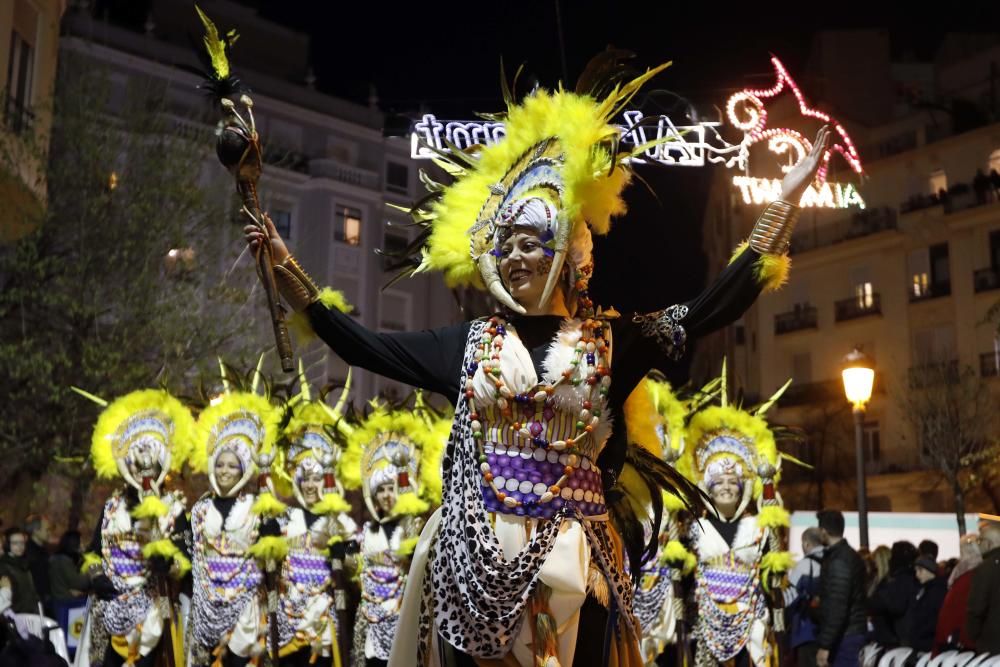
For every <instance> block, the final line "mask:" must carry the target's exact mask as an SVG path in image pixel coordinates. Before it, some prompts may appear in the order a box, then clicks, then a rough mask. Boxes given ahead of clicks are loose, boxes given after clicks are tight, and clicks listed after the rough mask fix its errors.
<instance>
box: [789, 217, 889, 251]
mask: <svg viewBox="0 0 1000 667" xmlns="http://www.w3.org/2000/svg"><path fill="white" fill-rule="evenodd" d="M893 229H896V211H895V209H891V208H886V207H881V208H869V209H864V210H862V211H857V212H856V213H854V214H853V215H851V216H850V217H846V218H841V219H839V220H836V221H832V222H829V223H822V224H817V225H816V226H814V227H809V226H807V225H805V224H800V225H799V229H798V231H797V232H796V234H795V235H794V236H793V237H792V245H791V253H792V254H793V255H795V254H797V253H801V252H807V251H809V250H814V249H816V248H823V247H826V246H830V245H835V244H837V243H843V242H845V241H850V240H851V239H856V238H861V237H863V236H870V235H872V234H878V233H879V232H884V231H887V230H893Z"/></svg>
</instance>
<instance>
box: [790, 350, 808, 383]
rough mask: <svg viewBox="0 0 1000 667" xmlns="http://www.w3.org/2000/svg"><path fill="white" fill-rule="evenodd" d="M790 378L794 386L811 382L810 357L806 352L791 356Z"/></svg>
mask: <svg viewBox="0 0 1000 667" xmlns="http://www.w3.org/2000/svg"><path fill="white" fill-rule="evenodd" d="M792 378H793V379H794V380H795V384H807V383H809V382H812V356H811V355H810V354H809V353H808V352H802V353H800V354H793V355H792Z"/></svg>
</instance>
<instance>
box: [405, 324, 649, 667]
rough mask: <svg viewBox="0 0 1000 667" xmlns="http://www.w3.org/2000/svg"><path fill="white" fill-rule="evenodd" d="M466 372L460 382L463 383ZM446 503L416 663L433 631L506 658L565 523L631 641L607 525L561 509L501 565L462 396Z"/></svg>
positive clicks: (447, 467) (469, 650)
mask: <svg viewBox="0 0 1000 667" xmlns="http://www.w3.org/2000/svg"><path fill="white" fill-rule="evenodd" d="M486 324H487V323H486V322H485V321H476V322H473V324H472V326H471V327H470V330H469V336H468V339H467V342H466V348H465V359H464V362H463V364H462V367H463V369H467V368H469V365H470V362H471V361H472V359H473V353H474V351H475V349H476V344H475V342H476V341H478V340H479V339H480V338H481V337H482V334H483V330H484V328H485V327H486ZM466 372H467V371H463V377H462V385H460V386H464V383H465V379H466V377H465V375H464V373H466ZM442 480H443V483H444V498H443V501H442V508H441V522H440V527H439V530H438V533H437V535H436V536H435V538H434V541H433V542H432V544H431V546H430V551H429V557H428V570H429V571H428V573H427V574H426V575H425V577H424V586H423V591H422V593H423V597H422V602H421V613H420V618H419V628H420V637H422V638H423V639H424V641H423V642H421V645H420V647H419V649H418V656H417V657H418V662H417V664H421V665H423V664H426V661H427V658H428V657H429V648H430V642H431V640H432V638H433V632H434V631H435V630H436V631H437V633H438V634H439V635H440V638H441V639H442V640H443V641H446V642H448V643H449V644H451V645H452V646H455V647H456V648H458V649H459V650H461V651H462V652H464V653H466V654H468V655H471V656H473V657H476V658H500V657H502V656H504V655H506V654H507V653H508V652H509V651H510V649H511V645H512V643H513V640H514V638H515V637H516V636H517V634H518V632H519V630H520V626H521V623H522V621H523V619H524V617H525V610H526V608H527V605H528V603H529V600H530V598H531V595H532V594H533V593H534V590H535V588H536V586H537V584H538V576H539V570H540V568H541V565H542V563H543V562H544V560H545V559H546V557H547V556H548V555H549V553H550V551H551V550H552V547H553V545H554V543H555V539H556V537H557V536H558V534H559V527H560V524H561V523H562V521H564V520H577V521H581V522H582V524H583V527H584V532H585V534H586V536H587V540H588V542H589V544H590V547H591V550H592V561H593V564H594V565H596V566H597V568H598V569H599V571H600V572H601V573H602V574H603V575H604V576H605V577H606V578H607V580H608V584H609V587H610V590H611V593H612V595H613V596H614V599H615V602H616V604H617V605H618V608H619V609H620V610H623V611H624V612H625V613H623V614H622V615H621V617H622V619H623V623H624V624H625V627H626V629H627V630H628V631H630V632H632V633H633V634H634V635H635V636H636V637H637V636H638V633H637V632H636V628H635V627H633V622H632V613H631V609H632V589H631V583H630V581H629V579H628V577H627V576H626V575H625V574H624V572H623V570H622V567H621V565H620V564H619V563H620V561H619V560H618V559H616V558H614V557H612V554H613V553H614V551H613V550H614V548H615V547H614V544H615V543H614V538H613V536H612V534H611V528H610V526H609V525H608V524H607V522H586V521H582V518H583V517H582V515H581V514H580V512H579V510H576V509H570V508H569V507H563V508H562V509H560V510H559V512H558V513H557V514H556V515H555V517H553V518H552V519H551V520H549V521H541V522H539V524H538V528H537V531H536V533H535V535H534V537H533V538H532V539H531V540H530V541H529V542H528V543H527V544H526V545H525V547H524V549H522V550H521V552H520V553H518V554H517V555H516V556H515V557H514V558H512V559H511V560H506V559H505V558H504V555H503V551H502V549H501V546H500V543H499V541H498V539H497V537H496V535H495V533H494V532H493V528H492V525H491V523H490V518H489V514H488V513H487V511H486V508H485V505H484V503H483V494H482V490H481V487H480V472H479V467H478V464H477V463H476V451H475V443H474V441H473V438H472V431H471V427H470V420H469V408H468V404H467V402H466V400H465V399H464V397H459V400H458V402H457V405H456V408H455V421H454V424H453V426H452V431H451V435H450V437H449V440H448V446H447V449H446V452H445V456H444V460H443V462H442Z"/></svg>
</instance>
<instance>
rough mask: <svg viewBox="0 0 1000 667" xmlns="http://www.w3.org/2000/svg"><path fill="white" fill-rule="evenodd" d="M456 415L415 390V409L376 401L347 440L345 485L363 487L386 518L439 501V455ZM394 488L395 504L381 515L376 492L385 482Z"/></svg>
mask: <svg viewBox="0 0 1000 667" xmlns="http://www.w3.org/2000/svg"><path fill="white" fill-rule="evenodd" d="M451 423H452V416H451V415H450V414H443V415H441V414H437V413H435V412H433V411H431V410H430V409H429V408H427V407H426V406H425V404H424V403H423V399H422V397H421V396H420V394H419V393H418V394H417V399H416V406H415V408H414V409H413V410H407V409H395V410H393V409H390V408H388V407H386V406H376V408H375V410H374V411H373V412H372V413H371V414H370V415H368V417H367V418H366V419H365V420H364V421H362V423H361V424H359V425H358V426H357V427H356V428H355V429H354V431H353V432H352V433H351V435H350V436H349V437H348V440H347V450H346V451H345V452H344V456H343V457H342V458H341V459H340V466H339V467H338V473H339V476H340V480H341V482H342V483H343V484H344V487H345V488H348V489H357V488H359V487H360V488H361V490H362V493H363V495H364V498H365V504H366V505H367V506H368V510H369V511H370V512H371V514H372V516H373V517H376V518H377V519H378V520H380V521H384V520H386V519H388V518H390V517H395V516H400V515H419V514H423V513H425V512H427V511H428V510H429V509H430V508H431V506H436V505H440V504H441V492H442V488H441V485H442V483H441V457H442V456H443V454H444V447H445V443H446V442H447V440H448V435H449V433H450V431H451ZM385 483H392V484H393V485H394V486H395V488H396V505H395V506H394V507H393V509H392V512H391V513H390V516H381V515H380V513H379V511H378V508H377V507H376V506H375V502H374V498H373V496H374V492H375V490H376V489H377V488H378V487H379V486H380V485H382V484H385Z"/></svg>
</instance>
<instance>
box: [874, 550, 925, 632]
mask: <svg viewBox="0 0 1000 667" xmlns="http://www.w3.org/2000/svg"><path fill="white" fill-rule="evenodd" d="M916 561H917V548H916V547H915V546H913V544H911V543H910V542H905V541H904V542H896V543H894V544H893V545H892V555H891V556H890V557H889V576H888V577H887V578H886V580H885V581H883V582H882V583H881V584H879V585H878V588H876V589H875V592H874V593H873V594H872V596H871V597H870V598H869V599H868V614H869V616H870V617H871V622H872V627H873V628H874V632H873V637H872V639H873V640H874V641H875V642H876V643H878V644H879V646H882V647H884V648H895V647H897V646H900V645H902V643H903V641H904V640H905V639H906V638H907V637H908V636H909V632H910V619H911V615H910V614H909V613H908V612H909V611H910V601H911V600H913V599H914V598H915V597H916V595H917V588H918V586H919V584H918V583H917V579H916V577H915V576H914V574H913V568H914V564H915V563H916Z"/></svg>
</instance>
